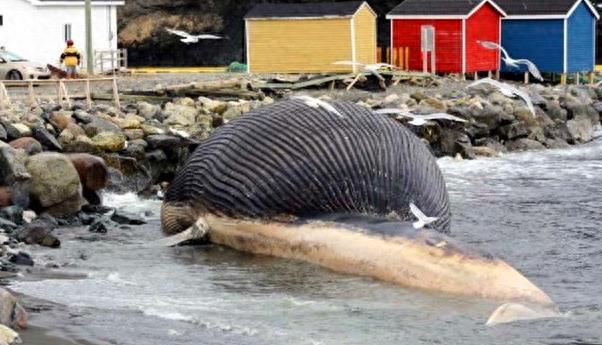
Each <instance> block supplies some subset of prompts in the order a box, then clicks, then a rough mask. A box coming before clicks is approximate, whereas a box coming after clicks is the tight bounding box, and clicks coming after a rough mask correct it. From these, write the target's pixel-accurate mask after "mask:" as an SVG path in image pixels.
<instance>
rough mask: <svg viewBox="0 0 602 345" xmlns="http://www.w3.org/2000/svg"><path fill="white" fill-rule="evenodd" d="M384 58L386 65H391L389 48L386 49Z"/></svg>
mask: <svg viewBox="0 0 602 345" xmlns="http://www.w3.org/2000/svg"><path fill="white" fill-rule="evenodd" d="M385 56H386V57H387V63H388V64H390V63H391V47H387V52H386V54H385Z"/></svg>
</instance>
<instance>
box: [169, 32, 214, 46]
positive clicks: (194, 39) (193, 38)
mask: <svg viewBox="0 0 602 345" xmlns="http://www.w3.org/2000/svg"><path fill="white" fill-rule="evenodd" d="M165 30H166V31H167V32H169V33H170V34H173V35H177V36H180V37H182V39H180V41H182V42H184V43H186V44H190V43H199V40H221V39H222V37H221V36H216V35H209V34H203V35H191V34H189V33H188V32H186V31H182V30H175V29H169V28H165Z"/></svg>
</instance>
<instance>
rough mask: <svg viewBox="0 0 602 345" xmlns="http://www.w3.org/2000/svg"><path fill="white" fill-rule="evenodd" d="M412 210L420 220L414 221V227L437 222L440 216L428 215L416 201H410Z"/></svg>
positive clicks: (422, 226)
mask: <svg viewBox="0 0 602 345" xmlns="http://www.w3.org/2000/svg"><path fill="white" fill-rule="evenodd" d="M410 211H412V214H413V215H414V217H416V218H418V221H416V222H414V223H412V226H413V227H414V229H422V228H424V227H425V226H427V225H429V224H431V223H433V222H436V221H437V220H438V219H439V218H438V217H427V216H426V215H425V214H424V213H423V212H422V211H421V210H420V209H419V208H418V206H416V205H414V203H410Z"/></svg>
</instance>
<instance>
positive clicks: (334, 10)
mask: <svg viewBox="0 0 602 345" xmlns="http://www.w3.org/2000/svg"><path fill="white" fill-rule="evenodd" d="M364 4H366V6H368V8H369V9H370V11H372V13H374V11H373V10H372V9H371V8H370V6H369V5H368V4H367V3H366V2H365V1H345V2H320V3H292V4H283V3H280V4H268V3H263V4H257V5H256V6H255V7H253V9H251V11H249V12H248V13H247V15H246V16H245V19H268V18H321V17H352V16H353V15H355V13H356V12H357V11H358V10H359V9H360V7H362V5H364Z"/></svg>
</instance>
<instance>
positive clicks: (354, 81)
mask: <svg viewBox="0 0 602 345" xmlns="http://www.w3.org/2000/svg"><path fill="white" fill-rule="evenodd" d="M361 77H362V73H358V74H357V76H356V77H355V79H353V81H352V82H351V84H349V86H347V91H349V90H351V89H352V88H353V86H354V85H355V83H357V81H358V80H360V78H361Z"/></svg>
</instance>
